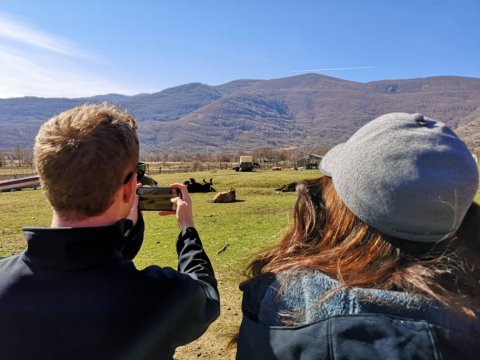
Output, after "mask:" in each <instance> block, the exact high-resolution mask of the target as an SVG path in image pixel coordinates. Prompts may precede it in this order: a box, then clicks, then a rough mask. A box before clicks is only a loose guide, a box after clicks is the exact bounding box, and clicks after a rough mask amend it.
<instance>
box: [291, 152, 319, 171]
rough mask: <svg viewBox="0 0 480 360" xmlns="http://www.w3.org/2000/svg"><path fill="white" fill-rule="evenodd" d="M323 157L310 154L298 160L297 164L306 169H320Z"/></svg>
mask: <svg viewBox="0 0 480 360" xmlns="http://www.w3.org/2000/svg"><path fill="white" fill-rule="evenodd" d="M322 157H323V156H321V155H315V154H308V155H307V156H304V157H301V158H300V159H298V160H297V166H298V167H301V168H304V169H318V164H320V161H321V160H322Z"/></svg>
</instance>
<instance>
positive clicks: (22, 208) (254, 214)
mask: <svg viewBox="0 0 480 360" xmlns="http://www.w3.org/2000/svg"><path fill="white" fill-rule="evenodd" d="M318 176H320V174H319V172H318V171H315V170H308V171H293V170H285V169H284V170H282V171H271V170H259V171H256V172H252V173H236V172H234V171H231V170H222V171H217V172H207V171H206V172H196V173H184V174H168V175H155V176H153V177H154V178H155V179H156V180H157V181H158V182H159V185H168V184H170V183H173V182H183V181H185V180H188V179H189V178H190V177H194V178H195V179H197V181H201V180H202V179H203V178H205V179H207V180H208V179H210V178H212V179H213V186H214V187H215V189H216V190H217V191H226V190H228V189H229V188H230V187H234V188H235V189H236V193H237V199H238V200H240V201H238V202H235V203H231V204H214V203H210V202H208V200H211V199H212V197H213V195H214V193H206V194H198V193H195V194H192V199H193V208H194V218H195V224H196V227H197V229H198V231H199V233H200V236H201V238H202V241H203V243H204V246H205V249H206V251H207V253H208V254H209V256H210V259H211V261H212V264H213V266H214V269H215V273H216V276H217V279H218V280H219V290H220V294H221V298H222V314H221V316H220V318H219V320H218V321H216V322H215V323H214V325H213V326H212V327H211V328H210V330H209V331H208V332H207V335H206V336H203V337H202V338H200V340H198V341H197V342H194V343H192V344H191V345H189V346H187V347H185V349H184V351H186V352H188V351H193V353H195V352H196V349H200V348H201V349H208V348H211V347H212V346H213V345H212V344H216V345H215V346H216V347H218V348H219V349H220V352H221V353H223V352H222V351H223V350H222V349H225V347H226V344H227V343H228V341H229V339H230V334H232V333H234V332H235V331H236V329H237V328H238V325H239V322H240V319H241V312H240V300H241V293H240V291H239V290H238V284H239V282H240V281H241V280H242V279H243V271H244V269H245V267H246V265H247V264H248V263H249V261H250V260H251V259H253V257H254V256H255V255H256V254H258V253H259V252H261V251H262V250H263V249H265V248H267V247H268V246H269V245H271V244H272V243H274V242H275V241H276V240H278V239H279V237H280V235H281V234H282V232H283V230H284V229H285V228H286V226H287V225H288V224H289V223H290V221H291V209H292V207H293V202H294V198H295V194H294V193H282V192H277V191H275V189H276V188H277V187H279V186H281V185H285V184H288V183H291V182H294V181H299V180H302V179H307V178H310V179H311V178H315V177H318ZM475 201H477V202H480V193H477V195H476V197H475ZM0 214H1V215H0V257H3V256H9V255H12V254H18V253H20V252H21V251H22V250H23V249H24V248H25V246H26V244H25V241H24V240H23V235H22V227H23V226H49V224H50V220H51V211H50V207H49V205H48V203H47V201H46V200H45V198H44V196H43V194H42V191H41V190H22V191H18V192H8V193H0ZM144 218H145V223H146V232H145V239H144V244H143V246H142V249H141V250H140V252H139V254H138V255H137V257H136V258H135V263H136V265H137V267H138V268H144V267H146V266H148V265H151V264H156V265H160V266H170V267H173V268H176V266H177V257H176V252H175V239H176V237H177V234H178V228H177V225H176V220H175V217H174V216H159V215H158V214H157V213H156V212H144ZM226 244H228V245H229V246H228V247H227V249H226V250H225V251H224V252H221V253H220V254H217V252H218V251H219V250H220V249H222V248H223V247H224V246H225V245H226ZM215 346H214V347H215ZM203 351H204V350H203ZM185 354H187V353H185ZM233 356H234V355H233V353H228V354H227V355H222V357H220V356H219V357H216V359H217V358H218V359H220V358H222V359H233ZM182 358H196V356H195V355H193V356H191V357H189V356H187V355H185V356H183V357H182Z"/></svg>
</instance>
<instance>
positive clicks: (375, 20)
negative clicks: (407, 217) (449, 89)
mask: <svg viewBox="0 0 480 360" xmlns="http://www.w3.org/2000/svg"><path fill="white" fill-rule="evenodd" d="M478 24H480V0H330V1H326V0H289V1H286V0H235V1H234V0H168V1H167V0H165V1H163V0H135V1H133V0H131V1H123V0H115V1H113V0H112V1H111V0H103V1H102V0H96V1H94V0H83V1H80V0H68V1H67V0H65V1H63V0H56V1H54V0H11V1H6V0H0V98H8V97H18V96H40V97H81V96H91V95H98V94H106V93H122V94H126V95H133V94H137V93H143V92H147V93H153V92H157V91H161V90H163V89H165V88H168V87H172V86H177V85H181V84H185V83H190V82H202V83H205V84H208V85H219V84H223V83H226V82H229V81H232V80H237V79H273V78H281V77H288V76H294V75H299V74H302V73H306V72H316V73H319V74H324V75H329V76H334V77H338V78H341V79H347V80H353V81H360V82H368V81H373V80H382V79H411V78H418V77H428V76H437V75H458V76H469V77H480V26H479V25H478Z"/></svg>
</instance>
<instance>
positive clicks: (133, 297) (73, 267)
mask: <svg viewBox="0 0 480 360" xmlns="http://www.w3.org/2000/svg"><path fill="white" fill-rule="evenodd" d="M129 224H131V222H129V221H120V222H119V223H117V224H115V225H112V226H106V227H97V228H61V229H53V228H25V229H24V234H25V237H26V239H27V242H28V248H27V250H26V251H25V252H23V253H22V254H20V255H18V256H13V257H9V258H5V259H2V260H0V358H2V359H62V360H65V359H171V358H172V357H173V354H174V352H175V348H176V347H177V346H179V345H183V344H186V343H188V342H191V341H193V340H195V339H196V338H198V337H199V336H201V335H202V334H203V333H204V332H205V330H206V329H207V328H208V326H209V325H210V323H212V322H213V321H214V320H215V319H216V318H217V317H218V315H219V311H220V305H219V295H218V290H217V282H216V280H215V277H214V273H213V269H212V266H211V264H210V261H209V259H208V257H207V255H206V253H205V251H204V250H203V247H202V243H201V241H200V238H199V236H198V233H197V231H196V230H195V229H194V228H188V229H187V230H186V231H185V233H184V234H180V235H179V237H178V239H177V252H178V257H179V260H178V270H179V271H175V270H173V269H172V268H160V267H158V266H149V267H147V268H145V269H143V270H137V269H136V268H135V266H134V264H133V262H132V261H131V260H129V259H127V258H126V257H125V256H124V255H123V254H122V250H123V252H124V254H125V255H126V256H127V257H132V256H134V255H135V254H136V252H137V251H138V248H139V247H140V246H139V244H140V243H141V236H140V238H139V235H138V233H133V234H132V235H131V239H134V240H136V243H135V242H134V243H133V245H132V242H130V243H127V244H125V240H126V239H125V236H124V233H125V230H126V229H127V228H128V225H129ZM134 230H135V229H134ZM141 230H143V229H141Z"/></svg>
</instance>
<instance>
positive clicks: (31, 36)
mask: <svg viewBox="0 0 480 360" xmlns="http://www.w3.org/2000/svg"><path fill="white" fill-rule="evenodd" d="M0 37H3V38H5V39H9V40H14V41H18V42H21V43H24V44H27V45H30V46H34V47H37V48H40V49H45V50H48V51H52V52H55V53H58V54H62V55H67V56H87V55H88V54H87V53H85V52H83V51H80V49H78V48H76V47H75V46H74V45H71V44H69V42H68V41H66V40H64V39H61V38H60V37H58V36H55V35H51V34H48V33H46V32H44V31H42V30H39V29H35V28H34V27H33V26H31V25H29V24H27V23H26V22H24V21H22V20H20V19H17V18H14V17H12V16H8V15H6V14H4V13H0Z"/></svg>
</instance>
